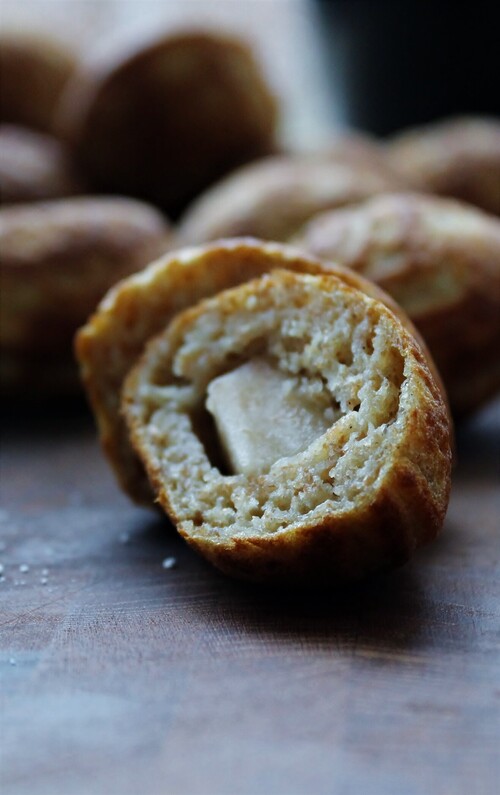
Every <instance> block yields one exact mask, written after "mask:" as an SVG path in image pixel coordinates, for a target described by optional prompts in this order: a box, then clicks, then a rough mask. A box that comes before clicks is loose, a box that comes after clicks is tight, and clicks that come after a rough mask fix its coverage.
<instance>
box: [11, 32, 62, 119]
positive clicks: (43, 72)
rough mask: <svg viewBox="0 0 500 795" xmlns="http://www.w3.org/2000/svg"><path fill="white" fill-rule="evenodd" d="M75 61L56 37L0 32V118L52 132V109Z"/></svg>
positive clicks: (53, 109)
mask: <svg viewBox="0 0 500 795" xmlns="http://www.w3.org/2000/svg"><path fill="white" fill-rule="evenodd" d="M75 65H76V61H75V57H74V55H73V53H72V52H70V51H69V50H68V49H67V48H66V47H65V45H64V44H63V43H62V42H60V41H58V40H57V39H52V38H50V37H49V36H46V35H45V34H44V35H41V34H35V33H30V34H28V33H20V32H14V31H12V32H4V33H2V34H1V35H0V74H1V76H2V84H1V85H2V88H1V97H0V122H7V123H9V124H20V125H23V126H26V127H33V128H34V129H36V130H41V131H42V132H53V118H54V111H55V108H56V105H57V103H58V102H59V98H60V95H61V92H62V89H63V87H64V85H65V84H66V82H67V80H68V78H69V76H70V75H71V73H72V72H73V70H74V69H75Z"/></svg>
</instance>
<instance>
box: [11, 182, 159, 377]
mask: <svg viewBox="0 0 500 795" xmlns="http://www.w3.org/2000/svg"><path fill="white" fill-rule="evenodd" d="M170 242H171V240H170V230H169V226H168V224H167V222H166V221H165V220H164V219H163V218H162V216H161V215H160V214H159V213H158V212H157V211H156V210H154V209H152V208H151V207H149V206H147V205H144V204H141V203H139V202H134V201H131V200H127V199H110V198H106V199H105V198H85V199H65V200H61V201H52V202H38V203H34V204H26V205H22V206H21V205H19V206H17V207H8V208H4V209H2V210H1V211H0V282H1V290H2V312H1V317H0V349H1V353H2V356H4V357H7V358H8V361H9V362H10V366H9V367H8V368H7V370H5V368H4V370H5V372H6V373H8V374H10V375H8V376H7V375H6V382H7V383H8V384H13V383H16V382H20V377H19V376H16V377H15V378H14V375H13V374H14V373H22V372H27V371H29V363H30V361H32V359H34V358H35V357H40V358H41V360H42V361H43V360H44V359H45V360H48V359H50V360H51V365H53V366H54V372H56V373H59V372H61V371H63V372H66V370H68V371H71V370H72V371H73V384H74V387H76V386H77V384H78V379H77V372H76V367H75V366H74V359H73V354H72V340H73V335H74V333H75V331H76V329H77V328H78V327H79V326H80V325H81V324H82V323H83V322H84V321H85V320H86V318H87V317H88V316H89V314H90V313H91V312H92V311H93V309H94V308H95V307H96V305H97V303H98V301H99V300H100V298H101V297H102V296H103V294H104V293H105V292H106V290H107V289H109V287H110V286H111V285H112V284H114V283H115V282H116V281H117V280H118V279H120V278H122V277H124V276H126V275H129V274H130V273H132V272H135V271H137V270H139V269H140V268H142V267H144V266H145V265H146V264H147V263H148V262H149V261H150V260H151V259H153V258H154V257H156V256H157V255H158V254H159V253H160V252H162V251H164V250H165V249H166V248H167V247H168V245H169V243H170ZM35 369H36V368H35ZM46 380H47V379H42V381H43V382H44V383H45V381H46ZM58 380H60V379H58ZM65 380H68V381H69V380H70V379H65ZM39 383H41V382H40V381H39ZM33 386H34V388H35V390H36V388H37V383H34V384H33ZM9 389H10V387H9Z"/></svg>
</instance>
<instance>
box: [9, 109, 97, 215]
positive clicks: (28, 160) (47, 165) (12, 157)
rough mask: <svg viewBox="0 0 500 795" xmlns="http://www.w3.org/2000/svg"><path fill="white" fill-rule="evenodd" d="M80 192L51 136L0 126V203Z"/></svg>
mask: <svg viewBox="0 0 500 795" xmlns="http://www.w3.org/2000/svg"><path fill="white" fill-rule="evenodd" d="M83 192H84V188H83V184H82V181H81V179H79V178H78V177H77V176H76V173H75V170H74V168H73V165H72V163H71V160H70V157H69V154H68V152H67V151H66V149H65V147H64V145H63V144H62V143H60V142H59V141H58V140H57V139H56V138H53V137H52V136H51V135H45V134H42V133H37V132H34V131H33V130H28V129H27V128H25V127H18V126H15V125H13V124H2V125H0V202H1V204H24V203H26V202H31V201H40V200H42V199H58V198H61V197H63V196H74V195H76V194H79V193H80V194H81V193H83Z"/></svg>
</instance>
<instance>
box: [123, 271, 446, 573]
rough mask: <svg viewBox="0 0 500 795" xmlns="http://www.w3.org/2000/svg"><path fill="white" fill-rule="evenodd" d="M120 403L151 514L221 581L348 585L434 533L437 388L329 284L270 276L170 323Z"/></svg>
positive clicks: (359, 300)
mask: <svg viewBox="0 0 500 795" xmlns="http://www.w3.org/2000/svg"><path fill="white" fill-rule="evenodd" d="M123 408H124V411H125V414H126V419H127V424H128V427H129V430H130V434H131V439H132V442H133V444H134V447H135V449H136V450H137V452H138V454H139V455H140V457H141V460H142V461H143V463H144V466H145V467H146V469H147V472H148V475H149V478H150V481H151V483H152V484H153V487H154V490H155V493H156V495H157V498H158V500H159V502H160V504H161V506H162V507H163V508H164V510H165V511H166V512H167V514H168V516H169V517H170V519H171V520H172V521H173V522H174V523H175V524H176V526H177V529H178V531H179V532H180V534H181V535H182V536H183V537H184V538H185V539H186V540H187V541H188V542H189V544H191V545H192V546H193V547H194V548H195V549H197V550H198V551H199V552H200V553H201V554H202V555H204V556H205V557H206V558H207V559H208V560H209V561H210V562H211V563H213V564H214V565H215V566H217V567H218V568H219V569H221V570H222V571H223V572H225V573H227V574H229V575H232V576H234V577H238V578H243V579H248V580H255V581H263V582H269V583H290V584H297V583H312V584H314V585H319V584H322V585H329V584H336V583H341V582H345V581H350V580H356V579H359V578H361V577H364V576H366V575H368V574H370V573H372V572H374V571H378V570H381V569H385V568H387V567H391V566H394V565H398V564H401V563H403V562H404V561H406V560H407V559H408V558H409V557H410V556H411V555H412V553H413V552H414V550H415V549H416V548H417V547H419V546H420V545H422V544H424V543H427V542H429V541H431V540H432V539H433V538H434V537H435V536H436V534H437V533H438V531H439V529H440V527H441V525H442V523H443V519H444V515H445V512H446V507H447V502H448V495H449V488H450V462H451V453H450V428H449V421H448V415H447V411H446V406H445V404H444V402H443V398H442V395H441V392H440V390H439V387H438V386H437V385H436V383H435V382H434V380H433V378H432V376H431V373H430V371H429V369H428V366H427V364H426V360H425V357H424V355H423V353H422V351H421V350H420V348H419V346H418V344H417V343H416V341H415V339H414V337H413V336H412V335H411V334H410V333H409V332H408V331H406V330H405V328H404V326H403V325H402V323H401V322H400V321H399V320H398V319H397V318H396V317H395V315H394V314H393V313H392V312H391V311H390V310H388V309H387V308H386V307H385V306H384V305H383V304H382V303H380V302H379V301H378V300H376V299H373V298H370V297H368V296H367V295H366V294H364V293H362V292H360V291H359V290H357V289H355V288H353V287H351V286H349V285H348V284H346V283H345V282H344V281H342V280H341V279H339V278H337V277H335V276H333V275H323V276H314V275H309V274H307V275H305V274H297V273H291V272H287V271H275V272H274V273H272V274H271V275H269V276H264V277H261V278H260V279H257V280H255V281H251V282H248V283H247V284H245V285H242V286H239V287H237V288H234V289H232V290H228V291H225V292H223V293H220V294H219V295H217V296H216V297H214V298H211V299H208V300H205V301H203V302H201V303H200V304H198V305H197V306H195V307H194V308H192V309H190V310H187V311H185V312H183V313H182V314H180V315H179V316H178V317H177V318H176V319H174V321H173V322H172V323H171V324H170V325H169V326H168V327H167V328H166V330H164V331H163V332H162V333H161V334H160V335H159V336H158V337H157V338H156V339H155V340H153V341H152V342H151V343H150V344H149V345H148V347H147V350H146V353H145V354H144V356H143V357H142V358H141V360H140V362H139V363H138V364H137V366H136V367H135V368H134V369H133V370H132V372H131V374H130V375H129V376H128V378H127V381H126V384H125V388H124V392H123Z"/></svg>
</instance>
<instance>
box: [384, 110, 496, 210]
mask: <svg viewBox="0 0 500 795" xmlns="http://www.w3.org/2000/svg"><path fill="white" fill-rule="evenodd" d="M387 152H388V159H389V162H390V163H391V164H392V165H393V166H394V168H396V169H397V170H398V171H400V172H401V173H402V174H404V175H406V176H407V177H408V179H409V180H410V182H411V184H412V185H413V186H414V188H415V189H416V190H422V191H428V192H429V193H439V194H441V195H443V196H450V197H453V198H455V199H461V200H462V201H466V202H469V203H470V204H474V205H476V206H477V207H480V208H481V209H482V210H486V212H489V213H492V214H494V215H500V121H498V120H495V119H481V118H473V117H471V118H462V119H461V118H458V119H451V120H449V121H444V122H441V123H439V124H429V125H428V126H426V127H419V128H415V129H412V130H408V131H406V132H404V133H401V134H400V135H398V136H396V137H395V138H394V139H393V140H392V142H391V143H390V144H389V145H388V148H387Z"/></svg>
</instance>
